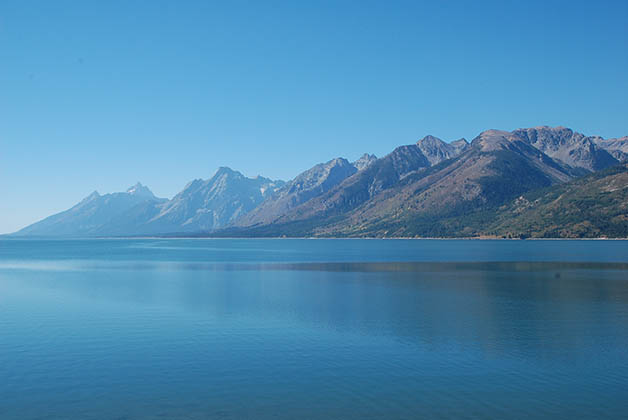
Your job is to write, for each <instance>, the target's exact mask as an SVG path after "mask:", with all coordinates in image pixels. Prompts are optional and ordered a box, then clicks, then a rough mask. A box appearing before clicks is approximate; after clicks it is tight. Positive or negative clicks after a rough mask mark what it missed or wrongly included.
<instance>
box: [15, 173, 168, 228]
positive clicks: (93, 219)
mask: <svg viewBox="0 0 628 420" xmlns="http://www.w3.org/2000/svg"><path fill="white" fill-rule="evenodd" d="M165 201H166V200H165V199H162V198H157V197H155V196H154V195H153V193H152V192H151V191H150V190H149V189H148V188H147V187H145V186H143V185H142V184H140V183H137V184H136V185H134V186H132V187H130V188H129V189H128V190H127V191H126V192H118V193H112V194H105V195H100V194H98V192H96V191H94V192H93V193H91V194H90V195H89V196H87V197H86V198H85V199H83V200H82V201H81V202H80V203H78V204H76V205H75V206H73V207H72V208H70V209H69V210H66V211H63V212H61V213H58V214H55V215H53V216H50V217H47V218H45V219H43V220H41V221H39V222H37V223H33V224H32V225H30V226H27V227H26V228H24V229H22V230H20V231H19V232H17V233H16V234H17V235H22V236H26V235H36V236H37V235H41V236H47V235H69V236H91V235H96V234H98V233H99V232H100V231H101V230H102V229H103V228H105V227H106V226H108V225H110V224H112V223H113V224H115V220H116V218H117V217H118V216H120V215H122V214H125V213H126V212H128V211H130V210H131V209H133V208H134V207H136V206H143V205H147V206H150V207H152V206H159V205H161V204H163V203H164V202H165Z"/></svg>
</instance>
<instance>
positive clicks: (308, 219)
mask: <svg viewBox="0 0 628 420" xmlns="http://www.w3.org/2000/svg"><path fill="white" fill-rule="evenodd" d="M443 145H445V146H443ZM447 146H449V145H447V144H446V143H444V142H441V141H440V140H438V139H437V138H435V137H431V136H428V137H426V138H424V139H422V140H420V141H419V142H418V143H417V144H416V145H409V146H402V147H399V148H397V149H395V150H394V151H393V152H392V153H390V154H389V155H387V156H385V157H383V158H381V159H378V160H377V161H376V162H374V163H373V164H371V166H370V167H369V168H367V169H366V170H363V171H360V172H358V173H356V174H354V175H352V176H350V177H348V178H347V179H346V180H344V181H343V182H342V183H340V184H339V185H338V186H336V187H334V188H333V189H332V190H330V191H329V192H327V193H325V194H322V195H320V196H318V197H315V198H313V199H312V200H310V201H309V202H307V203H303V204H302V205H300V206H297V207H295V208H293V209H291V210H289V211H287V212H284V213H282V214H280V215H278V217H276V218H275V219H274V221H273V223H272V224H266V225H264V224H258V225H249V226H248V230H246V229H245V230H243V231H241V232H242V233H243V234H246V235H270V236H276V235H279V234H284V235H295V236H369V237H370V236H376V237H379V236H469V235H475V234H477V232H476V231H477V223H475V222H474V223H467V224H465V222H464V220H471V219H481V218H482V217H483V215H488V214H489V213H490V212H492V211H493V210H494V209H496V208H497V207H498V206H500V205H503V204H504V203H506V202H508V200H510V199H512V198H513V197H516V196H518V195H520V194H522V193H525V192H527V191H533V190H537V189H540V188H545V187H548V186H551V185H556V184H561V183H565V182H568V181H570V180H571V179H574V178H576V177H578V176H581V175H583V174H586V173H589V172H590V170H595V169H602V168H605V167H608V166H611V165H614V164H617V163H618V160H617V159H615V158H613V157H612V156H611V155H610V154H609V153H607V152H606V151H605V150H604V149H602V148H601V147H599V146H598V145H597V142H594V141H593V140H591V138H587V137H585V136H583V135H581V134H578V133H573V132H572V131H571V130H567V129H563V128H562V127H557V128H549V127H539V128H535V129H527V130H515V131H513V132H505V131H499V130H488V131H485V132H483V133H481V134H480V135H479V136H478V137H476V138H475V139H474V140H473V141H472V142H471V144H470V145H466V142H464V143H463V145H462V147H461V148H460V150H461V153H460V154H458V155H456V154H455V152H454V153H451V149H450V148H449V147H447ZM544 151H547V152H548V153H551V154H552V155H553V157H551V156H549V155H548V154H546V153H545V152H544ZM231 234H238V232H237V231H232V232H231Z"/></svg>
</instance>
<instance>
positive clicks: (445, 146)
mask: <svg viewBox="0 0 628 420" xmlns="http://www.w3.org/2000/svg"><path fill="white" fill-rule="evenodd" d="M416 145H417V147H418V148H419V149H420V150H421V153H423V155H424V156H425V157H426V158H427V160H428V161H429V163H430V165H436V164H438V163H440V162H442V161H444V160H447V159H451V158H453V157H456V156H458V155H459V154H460V153H461V152H462V151H463V150H464V149H465V147H466V146H467V145H466V141H465V144H459V143H457V144H451V143H446V142H444V141H443V140H441V139H439V138H438V137H435V136H432V135H427V136H425V137H423V138H422V139H421V140H419V141H418V142H417V143H416Z"/></svg>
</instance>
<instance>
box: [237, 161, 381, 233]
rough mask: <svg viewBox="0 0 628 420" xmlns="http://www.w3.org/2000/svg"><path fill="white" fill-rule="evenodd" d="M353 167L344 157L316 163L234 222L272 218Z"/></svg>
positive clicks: (329, 185)
mask: <svg viewBox="0 0 628 420" xmlns="http://www.w3.org/2000/svg"><path fill="white" fill-rule="evenodd" d="M373 157H374V156H373ZM365 160H368V159H365ZM357 171H358V169H357V168H356V166H354V165H352V164H351V163H349V162H348V161H347V160H346V159H344V158H335V159H332V160H330V161H329V162H325V163H319V164H318V165H315V166H313V167H312V168H310V169H308V170H307V171H305V172H302V173H301V174H299V175H297V177H296V178H294V179H293V180H291V181H289V182H288V183H286V184H285V185H284V186H283V187H282V188H280V189H278V190H277V191H276V192H275V193H274V194H273V195H272V196H270V197H269V198H268V199H267V200H265V201H264V202H263V203H262V204H261V205H260V206H259V207H257V208H256V209H255V210H254V211H252V212H251V213H249V214H247V215H245V216H244V217H242V218H240V219H239V220H238V222H237V224H238V225H242V226H248V225H255V224H259V223H269V222H272V221H274V220H276V219H277V218H278V217H280V216H281V215H283V214H284V213H286V212H288V211H289V210H291V209H292V208H294V207H297V206H299V205H301V204H303V203H305V202H307V201H309V200H311V199H312V198H314V197H317V196H319V195H321V194H324V193H326V192H327V191H329V190H331V189H332V188H333V187H335V186H336V185H338V184H340V183H341V182H342V181H344V180H345V179H346V178H348V177H350V176H351V175H353V174H354V173H356V172H357Z"/></svg>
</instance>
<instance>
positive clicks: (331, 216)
mask: <svg viewBox="0 0 628 420" xmlns="http://www.w3.org/2000/svg"><path fill="white" fill-rule="evenodd" d="M627 160H628V137H622V138H616V139H607V140H605V139H603V138H601V137H599V136H585V135H583V134H581V133H578V132H574V131H573V130H571V129H568V128H564V127H546V126H543V127H534V128H527V129H518V130H514V131H512V132H507V131H500V130H487V131H484V132H482V133H480V134H479V135H478V136H477V137H475V138H474V139H473V140H472V141H471V142H468V141H467V140H465V139H460V140H456V141H452V142H450V143H447V142H445V141H443V140H441V139H439V138H437V137H434V136H426V137H424V138H422V139H421V140H419V141H418V142H416V143H415V144H410V145H404V146H400V147H397V148H396V149H394V150H393V151H391V152H390V153H389V154H387V155H386V156H383V157H381V158H377V157H376V156H374V155H370V154H364V155H363V156H362V157H361V158H360V159H358V160H356V161H354V162H349V161H348V160H347V159H345V158H342V157H337V158H334V159H331V160H329V161H328V162H325V163H320V164H317V165H315V166H313V167H312V168H310V169H308V170H306V171H304V172H302V173H301V174H298V175H297V176H296V177H295V178H293V179H292V180H289V181H288V182H283V181H279V180H271V179H268V178H264V177H261V176H258V177H255V178H249V177H246V176H244V175H243V174H241V173H240V172H237V171H234V170H232V169H230V168H226V167H221V168H219V169H218V170H217V172H216V173H215V174H214V175H213V176H212V177H211V178H209V179H207V180H202V179H197V180H194V181H192V182H190V183H188V185H186V186H185V188H184V189H183V190H182V191H181V192H179V193H178V194H177V195H175V196H174V197H173V198H172V199H170V200H167V199H162V198H157V197H155V196H154V195H153V193H152V192H151V191H150V190H149V189H148V188H147V187H145V186H143V185H141V184H139V183H138V184H137V185H135V186H133V187H131V188H129V189H128V190H127V191H126V192H121V193H113V194H106V195H99V194H98V193H97V192H94V193H92V194H91V195H89V196H88V197H86V198H85V199H84V200H83V201H81V202H80V203H78V204H77V205H75V206H74V207H72V208H70V209H69V210H66V211H64V212H61V213H59V214H56V215H53V216H50V217H48V218H46V219H44V220H42V221H39V222H37V223H34V224H32V225H30V226H28V227H26V228H24V229H22V230H20V231H18V232H16V233H15V234H14V235H18V236H26V235H29V236H31V235H36V236H139V235H167V236H169V235H175V236H178V235H181V236H245V237H250V236H273V237H275V236H308V237H309V236H314V237H477V236H497V237H530V236H531V237H535V236H538V237H600V236H612V237H626V236H628V228H627V226H628V218H627V217H626V215H627V214H628V198H627V193H628V175H627V168H626V164H625V163H624V162H626V161H627ZM583 206H584V207H583Z"/></svg>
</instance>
